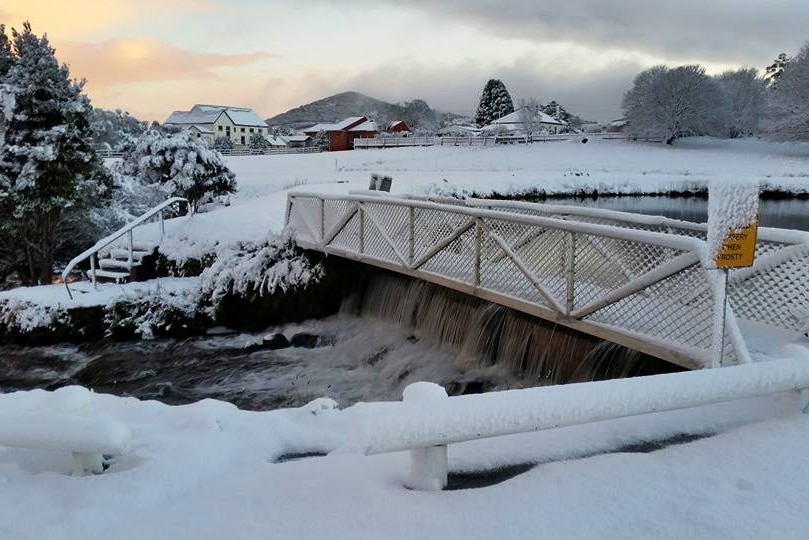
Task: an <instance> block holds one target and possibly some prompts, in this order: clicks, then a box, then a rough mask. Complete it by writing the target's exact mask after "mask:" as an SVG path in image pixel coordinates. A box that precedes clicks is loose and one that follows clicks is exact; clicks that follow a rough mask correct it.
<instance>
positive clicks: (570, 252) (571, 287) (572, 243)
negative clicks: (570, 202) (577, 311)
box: [565, 232, 576, 315]
mask: <svg viewBox="0 0 809 540" xmlns="http://www.w3.org/2000/svg"><path fill="white" fill-rule="evenodd" d="M565 236H567V242H565V247H566V248H567V249H566V253H565V278H566V280H567V305H566V306H565V309H566V314H567V315H570V313H571V312H572V311H573V307H574V306H573V304H574V300H575V294H576V287H575V285H576V236H575V234H574V233H572V232H568V233H565Z"/></svg>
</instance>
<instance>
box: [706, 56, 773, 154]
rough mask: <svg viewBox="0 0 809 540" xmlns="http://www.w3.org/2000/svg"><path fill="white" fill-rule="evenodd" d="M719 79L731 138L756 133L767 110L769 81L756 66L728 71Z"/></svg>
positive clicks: (727, 129) (718, 77) (728, 133)
mask: <svg viewBox="0 0 809 540" xmlns="http://www.w3.org/2000/svg"><path fill="white" fill-rule="evenodd" d="M716 80H717V81H718V82H719V86H720V88H721V89H722V93H723V94H724V98H725V103H726V111H727V116H726V121H727V123H726V125H727V128H726V134H727V135H728V137H730V138H731V139H735V138H736V137H742V136H744V135H748V134H752V133H755V132H756V130H757V129H758V125H759V121H760V120H761V114H762V113H763V111H764V104H765V94H766V90H767V85H766V83H765V82H764V79H762V78H761V77H759V76H758V71H757V70H756V69H754V68H742V69H738V70H736V71H726V72H724V73H722V74H721V75H719V76H717V78H716Z"/></svg>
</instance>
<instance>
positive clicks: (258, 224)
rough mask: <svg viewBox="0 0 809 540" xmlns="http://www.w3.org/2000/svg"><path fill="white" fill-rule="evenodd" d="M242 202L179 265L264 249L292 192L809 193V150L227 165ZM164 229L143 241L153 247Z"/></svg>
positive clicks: (606, 144)
mask: <svg viewBox="0 0 809 540" xmlns="http://www.w3.org/2000/svg"><path fill="white" fill-rule="evenodd" d="M227 163H228V166H229V167H231V169H232V170H233V171H234V172H235V173H236V180H237V182H238V184H239V192H238V193H237V194H236V195H234V196H233V197H232V199H231V206H230V207H227V208H222V209H219V210H215V211H212V212H209V213H206V214H202V215H199V216H196V217H195V218H194V219H193V220H175V222H174V223H171V224H170V225H169V228H168V230H169V237H168V239H167V242H166V244H165V251H168V252H172V253H174V254H175V255H176V256H177V257H178V258H179V259H182V258H183V257H184V256H193V255H195V254H199V253H200V252H203V251H205V250H210V249H212V246H213V245H214V244H216V243H219V244H220V245H221V244H228V243H232V242H235V241H239V240H251V241H255V240H259V239H262V238H264V237H265V236H266V234H267V233H268V232H269V231H275V230H278V229H280V228H281V227H283V222H284V209H285V205H286V192H288V191H289V190H290V189H297V190H305V191H317V192H329V193H347V192H348V191H350V190H358V189H367V188H368V184H369V180H370V175H371V173H374V172H376V173H384V174H389V175H390V176H392V177H393V188H392V192H393V193H399V194H413V195H426V194H433V195H446V194H457V195H463V194H468V193H471V192H476V193H478V194H488V193H492V192H498V193H501V194H507V193H511V192H515V191H525V190H531V189H539V190H546V191H547V192H548V193H571V194H573V193H576V192H580V191H582V190H587V191H592V190H594V189H595V190H598V192H599V193H661V192H667V191H671V190H683V189H694V188H698V187H703V188H704V187H705V185H706V183H707V182H709V181H710V180H713V179H735V178H739V179H754V180H757V181H760V182H767V183H769V184H770V185H771V186H773V187H779V188H782V189H786V190H791V191H796V192H807V191H809V144H776V143H767V142H762V141H757V140H756V141H753V140H735V141H729V140H718V139H709V138H698V139H694V140H690V139H688V140H682V141H678V142H677V144H676V145H675V146H666V145H663V144H655V143H637V142H635V143H632V142H627V141H600V140H594V141H591V142H589V143H587V144H581V143H579V142H576V141H557V142H550V143H536V144H532V145H527V146H526V145H504V146H497V147H492V148H467V147H427V148H393V149H381V150H356V151H350V152H333V153H322V154H288V155H270V156H251V157H230V158H227ZM156 231H157V229H156V228H155V227H152V228H151V229H146V230H144V231H141V233H140V234H141V238H147V237H151V238H154V237H155V236H154V235H155V233H156Z"/></svg>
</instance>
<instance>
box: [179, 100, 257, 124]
mask: <svg viewBox="0 0 809 540" xmlns="http://www.w3.org/2000/svg"><path fill="white" fill-rule="evenodd" d="M222 113H224V114H226V115H227V116H228V118H230V120H231V121H232V122H233V123H234V124H236V125H237V126H247V127H267V122H265V121H264V120H262V119H261V118H259V116H258V115H257V114H256V113H255V112H254V111H253V109H248V108H247V107H228V106H225V105H199V104H197V105H194V106H193V107H191V110H190V111H174V112H173V113H171V115H169V117H168V120H166V122H165V123H166V124H213V123H214V122H216V120H217V118H219V116H220V115H221V114H222Z"/></svg>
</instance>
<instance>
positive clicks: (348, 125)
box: [303, 116, 379, 152]
mask: <svg viewBox="0 0 809 540" xmlns="http://www.w3.org/2000/svg"><path fill="white" fill-rule="evenodd" d="M321 131H322V132H325V133H326V135H327V136H328V137H329V147H328V150H329V152H336V151H340V150H351V149H352V148H354V139H373V138H375V137H376V136H377V135H379V129H378V128H377V127H376V124H375V123H374V122H373V121H371V120H368V118H366V117H364V116H355V117H352V118H346V119H345V120H343V121H342V122H336V123H334V124H315V125H314V126H312V127H310V128H306V129H304V130H303V132H304V133H306V134H307V135H309V136H310V137H312V138H314V137H317V134H318V133H320V132H321Z"/></svg>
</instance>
